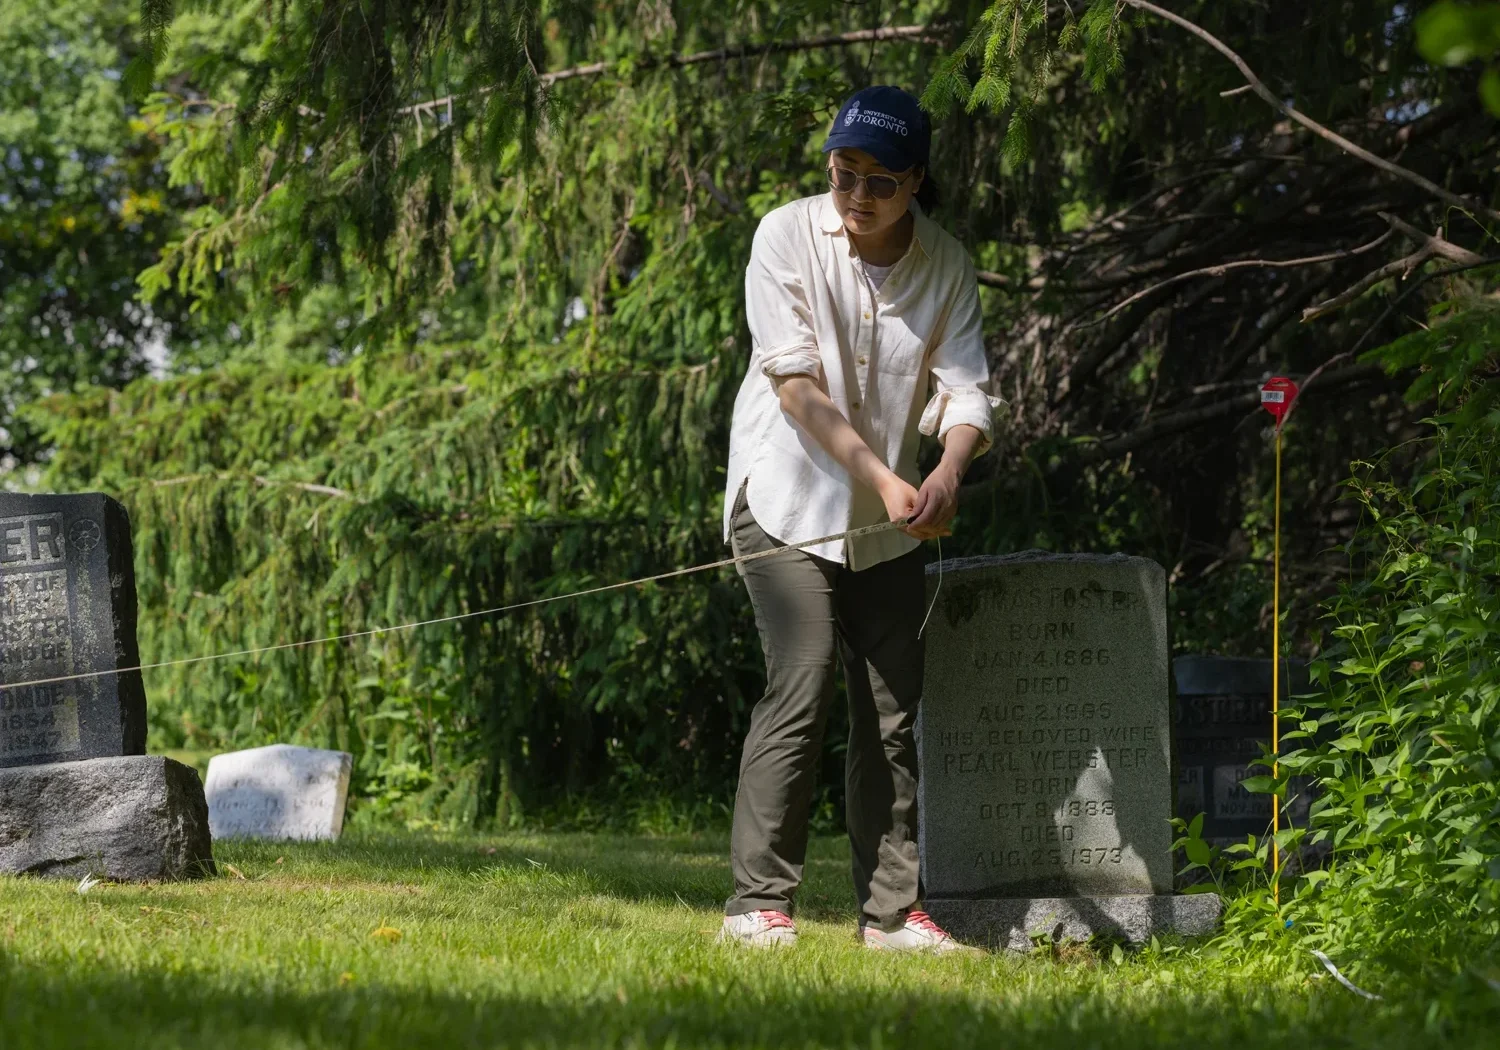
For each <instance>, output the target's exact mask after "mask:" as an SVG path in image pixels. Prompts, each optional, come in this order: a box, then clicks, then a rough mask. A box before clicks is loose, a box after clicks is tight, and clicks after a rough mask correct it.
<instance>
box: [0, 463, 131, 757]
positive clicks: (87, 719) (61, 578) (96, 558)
mask: <svg viewBox="0 0 1500 1050" xmlns="http://www.w3.org/2000/svg"><path fill="white" fill-rule="evenodd" d="M135 626H136V615H135V571H134V567H133V564H132V561H131V553H130V522H129V520H128V519H127V518H126V516H125V508H124V507H122V506H120V504H119V503H117V502H116V501H115V500H113V499H110V498H109V497H108V496H105V495H103V494H102V493H97V492H94V493H87V494H83V495H64V496H52V495H25V494H18V493H0V684H6V685H9V684H12V683H17V682H31V681H36V680H38V679H48V678H56V677H61V676H65V675H71V674H81V673H86V672H89V671H112V670H114V669H115V668H117V667H133V666H135V665H137V664H139V663H140V662H141V661H140V654H139V652H138V651H137V649H136V644H135ZM145 752H146V692H145V689H144V687H143V686H142V685H141V673H140V672H139V671H127V672H125V673H123V674H101V675H98V676H95V677H90V678H79V679H74V680H73V681H69V682H47V683H44V684H40V685H21V686H17V687H15V688H11V689H5V690H3V691H0V766H17V765H28V764H33V763H41V762H57V761H61V760H69V759H77V758H98V757H101V756H108V755H141V754H145Z"/></svg>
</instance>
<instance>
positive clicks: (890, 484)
mask: <svg viewBox="0 0 1500 1050" xmlns="http://www.w3.org/2000/svg"><path fill="white" fill-rule="evenodd" d="M877 491H878V492H879V493H880V498H881V499H882V500H883V501H884V502H885V512H886V513H887V514H888V515H890V518H891V520H892V521H900V520H901V519H902V518H909V517H911V515H912V513H913V512H914V511H915V510H916V506H917V501H918V500H919V499H920V498H921V497H920V495H919V494H918V492H917V490H916V489H914V488H912V487H911V486H910V485H908V484H907V483H906V482H905V481H902V480H901V478H900V476H899V475H897V474H896V473H895V472H894V471H891V470H887V471H886V472H885V476H884V477H882V478H881V479H880V486H879V488H878V489H877ZM901 531H903V532H906V533H910V532H911V530H910V529H902V530H901Z"/></svg>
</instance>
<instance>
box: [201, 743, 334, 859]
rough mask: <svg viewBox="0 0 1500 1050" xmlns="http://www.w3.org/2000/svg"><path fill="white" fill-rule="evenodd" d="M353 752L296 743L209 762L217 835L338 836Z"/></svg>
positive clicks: (212, 822)
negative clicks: (303, 745)
mask: <svg viewBox="0 0 1500 1050" xmlns="http://www.w3.org/2000/svg"><path fill="white" fill-rule="evenodd" d="M352 764H353V756H351V755H350V754H349V753H348V752H346V751H324V750H320V749H318V748H312V747H296V746H294V745H292V744H271V745H270V746H268V747H256V748H251V749H249V750H248V751H231V752H229V753H227V754H223V755H215V756H214V757H213V758H211V759H209V761H208V781H207V784H206V785H205V790H206V791H207V793H208V822H209V826H210V827H211V828H212V829H213V833H214V838H253V839H336V838H338V837H339V833H340V832H341V831H342V830H343V828H344V803H345V801H346V799H347V798H348V794H349V771H350V768H351V766H352Z"/></svg>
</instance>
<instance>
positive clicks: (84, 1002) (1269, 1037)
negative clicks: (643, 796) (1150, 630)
mask: <svg viewBox="0 0 1500 1050" xmlns="http://www.w3.org/2000/svg"><path fill="white" fill-rule="evenodd" d="M216 852H217V855H218V858H219V862H220V866H221V870H222V872H223V874H222V875H221V877H219V878H217V879H212V880H207V881H203V882H198V883H188V884H177V885H154V886H139V885H108V884H106V885H100V886H97V887H95V888H93V889H92V890H91V891H90V892H89V893H88V894H87V895H86V896H80V895H79V894H78V893H77V892H76V891H75V889H74V887H73V886H72V885H71V884H58V883H48V882H42V881H39V880H30V879H3V880H0V1046H5V1047H11V1046H14V1047H27V1048H31V1047H37V1048H41V1047H53V1046H56V1047H64V1046H66V1047H81V1046H107V1047H151V1048H172V1047H186V1046H212V1047H253V1048H255V1050H275V1048H282V1047H403V1048H404V1047H426V1046H433V1047H469V1046H476V1047H477V1046H590V1047H592V1046H678V1047H686V1046H734V1047H776V1048H784V1047H799V1046H861V1047H897V1046H935V1047H963V1046H1003V1047H1051V1046H1056V1047H1067V1048H1075V1047H1076V1048H1083V1047H1108V1048H1111V1050H1115V1048H1119V1047H1125V1046H1182V1047H1194V1048H1206V1047H1283V1046H1285V1047H1298V1048H1303V1047H1307V1048H1311V1047H1328V1046H1381V1047H1407V1046H1433V1045H1442V1044H1445V1043H1451V1044H1452V1045H1455V1046H1460V1045H1461V1046H1465V1047H1474V1046H1482V1045H1491V1046H1493V1045H1497V1032H1500V1010H1495V1009H1492V1008H1491V1005H1486V1004H1481V1006H1480V1007H1479V1008H1478V1010H1477V1012H1476V1011H1475V1010H1470V1011H1468V1015H1467V1016H1470V1017H1474V1018H1477V1020H1474V1021H1473V1022H1472V1023H1466V1024H1465V1025H1464V1026H1463V1029H1462V1030H1461V1029H1459V1028H1456V1027H1455V1026H1453V1025H1449V1026H1448V1027H1447V1028H1446V1030H1443V1029H1439V1030H1437V1031H1433V1030H1429V1029H1426V1028H1424V1025H1425V1003H1424V1002H1422V1001H1420V1000H1419V999H1416V998H1414V997H1413V998H1404V997H1403V996H1405V995H1408V994H1410V993H1407V992H1405V991H1404V990H1403V989H1402V988H1400V987H1382V988H1380V990H1381V991H1384V992H1386V994H1387V996H1388V1001H1387V1002H1385V1003H1378V1004H1371V1003H1367V1002H1365V1001H1364V1000H1362V999H1359V998H1357V997H1356V996H1354V995H1353V994H1351V993H1349V992H1347V991H1345V990H1344V989H1342V988H1340V987H1339V986H1337V985H1336V984H1334V982H1333V981H1331V980H1314V979H1310V975H1312V974H1313V973H1314V972H1315V970H1316V963H1315V962H1313V961H1312V960H1311V958H1309V959H1308V960H1307V965H1305V966H1301V965H1293V966H1287V965H1284V964H1283V965H1279V966H1274V967H1273V966H1268V965H1267V964H1266V963H1265V961H1264V960H1261V961H1260V962H1257V961H1256V960H1253V959H1252V960H1246V959H1238V960H1236V959H1229V958H1225V957H1223V956H1216V955H1214V954H1213V953H1212V952H1209V951H1204V950H1202V949H1201V948H1193V947H1188V948H1184V949H1173V948H1161V949H1158V950H1150V949H1148V950H1144V951H1141V952H1132V953H1129V954H1127V955H1126V956H1125V958H1124V960H1123V961H1122V962H1115V961H1113V960H1112V959H1111V957H1110V956H1109V954H1107V953H1106V954H1097V955H1096V954H1094V953H1092V952H1090V951H1087V950H1076V951H1069V952H1064V953H1062V955H1061V957H1048V956H1046V955H1044V954H1042V953H1037V954H1034V955H1032V956H1018V955H978V956H974V957H964V958H954V957H945V958H919V957H893V956H887V955H877V954H874V953H867V952H865V951H864V950H863V949H861V948H859V947H857V946H856V944H855V942H854V936H853V931H854V908H853V902H852V891H851V890H850V888H849V877H848V861H847V847H846V846H845V845H844V844H843V843H842V842H841V841H840V840H838V839H824V840H820V841H818V842H817V843H815V846H814V855H813V858H812V859H811V861H810V863H809V865H808V869H809V870H808V882H807V885H806V887H805V889H804V894H803V898H802V911H801V915H800V920H801V925H802V929H803V939H802V943H801V944H800V945H799V946H798V947H797V948H796V949H794V950H792V951H789V952H775V953H768V952H747V951H743V950H733V949H725V948H721V947H719V946H717V945H715V944H714V943H713V941H712V938H713V934H714V933H715V931H716V929H717V927H718V923H719V908H720V905H721V902H722V899H723V897H724V896H725V894H726V893H727V891H728V889H729V875H728V866H727V863H726V859H725V842H724V840H723V837H722V836H717V835H715V836H700V837H691V838H688V837H683V838H641V837H630V836H623V835H615V836H608V835H561V834H537V835H507V836H497V837H490V838H483V837H478V836H458V837H436V836H419V835H400V836H374V835H369V834H360V835H353V836H350V837H346V838H345V839H344V840H343V841H341V842H339V843H336V844H320V845H295V846H294V845H264V844H256V845H249V844H223V843H221V844H219V846H218V847H217V848H216ZM229 865H233V866H234V867H235V868H236V869H238V871H239V872H240V873H242V874H243V876H244V878H243V879H241V878H239V877H237V876H236V875H234V874H233V873H231V872H230V871H229V870H228V868H229ZM380 927H387V928H389V929H391V930H399V931H400V934H399V938H397V937H396V936H395V935H394V934H391V935H387V936H383V937H382V936H372V934H373V932H374V931H375V930H376V929H377V928H380ZM1495 1000H1496V1003H1495V1004H1493V1005H1496V1006H1500V995H1496V996H1495Z"/></svg>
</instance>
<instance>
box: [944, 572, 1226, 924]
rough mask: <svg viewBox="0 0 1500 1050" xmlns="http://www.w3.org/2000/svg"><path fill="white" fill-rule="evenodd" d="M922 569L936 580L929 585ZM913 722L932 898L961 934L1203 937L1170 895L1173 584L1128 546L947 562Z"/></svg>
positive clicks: (1193, 906) (1204, 918) (1198, 902)
mask: <svg viewBox="0 0 1500 1050" xmlns="http://www.w3.org/2000/svg"><path fill="white" fill-rule="evenodd" d="M936 568H937V567H936V566H931V567H929V573H928V592H929V595H931V593H932V591H933V589H934V588H935V587H936V586H937V572H936ZM937 601H938V607H937V609H936V611H935V612H934V615H933V617H932V621H931V622H930V623H929V625H928V628H927V632H926V636H925V637H926V641H927V658H926V660H927V663H926V667H927V670H926V678H925V684H924V688H923V696H922V707H921V711H920V714H919V718H918V754H919V760H920V764H921V779H920V788H919V790H920V813H921V833H920V850H921V856H922V878H923V884H924V890H925V900H926V904H927V909H928V911H930V912H931V913H932V915H933V917H934V918H935V919H937V921H938V922H939V923H941V924H943V925H944V926H946V927H947V928H948V929H949V930H950V931H951V932H952V933H953V934H954V935H955V936H957V937H959V938H960V939H964V940H973V941H979V942H983V943H987V944H991V945H1005V946H1009V947H1012V948H1017V949H1025V948H1027V947H1029V945H1030V943H1031V940H1030V939H1031V937H1033V936H1036V935H1040V934H1050V935H1052V936H1053V937H1054V938H1064V937H1065V938H1087V937H1089V936H1092V935H1095V934H1103V935H1107V936H1113V937H1123V938H1125V939H1128V940H1133V941H1136V940H1142V939H1146V938H1149V937H1150V936H1151V935H1152V934H1153V933H1158V932H1164V931H1177V932H1182V933H1188V934H1192V933H1201V932H1207V931H1208V930H1210V929H1212V927H1213V925H1214V924H1215V923H1216V922H1217V920H1218V915H1219V901H1218V898H1217V897H1216V896H1214V895H1211V894H1194V895H1184V896H1174V895H1173V894H1172V881H1173V879H1172V874H1173V873H1172V849H1171V844H1172V830H1171V826H1170V824H1169V823H1168V820H1169V818H1170V817H1171V815H1172V784H1173V774H1172V715H1171V683H1170V682H1169V680H1168V641H1167V625H1166V580H1165V574H1164V573H1163V572H1162V569H1161V566H1159V565H1157V564H1156V563H1155V562H1153V561H1149V560H1147V559H1144V558H1131V557H1126V556H1124V555H1109V556H1100V555H1066V554H1048V553H1045V552H1041V551H1028V552H1025V553H1022V554H1016V555H1011V556H1007V557H1000V558H969V559H964V560H960V561H950V562H948V563H946V564H945V565H944V566H943V578H942V586H941V590H940V591H939V592H938V597H937Z"/></svg>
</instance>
